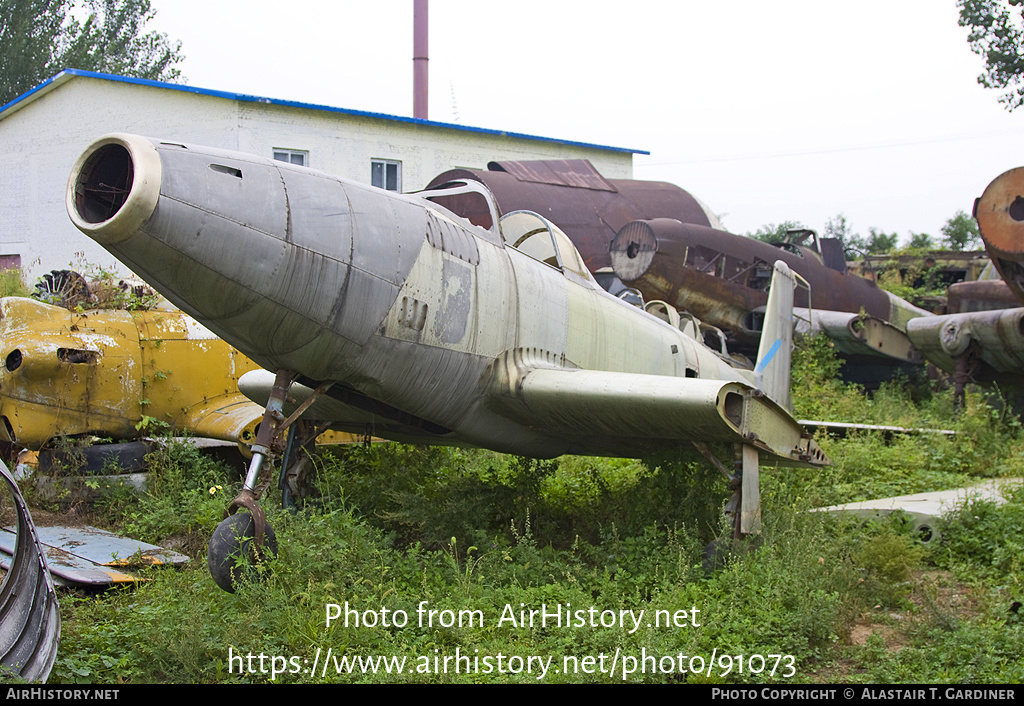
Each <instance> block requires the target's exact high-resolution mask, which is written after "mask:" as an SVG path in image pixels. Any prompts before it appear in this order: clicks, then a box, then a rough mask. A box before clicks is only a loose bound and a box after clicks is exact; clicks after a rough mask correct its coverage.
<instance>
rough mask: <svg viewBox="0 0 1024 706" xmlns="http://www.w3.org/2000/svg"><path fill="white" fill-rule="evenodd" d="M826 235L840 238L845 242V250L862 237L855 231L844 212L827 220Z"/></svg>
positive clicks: (841, 241) (840, 240)
mask: <svg viewBox="0 0 1024 706" xmlns="http://www.w3.org/2000/svg"><path fill="white" fill-rule="evenodd" d="M824 237H826V238H838V239H839V242H840V243H842V244H843V250H846V249H847V248H849V247H851V246H852V245H853V243H854V242H855V241H857V240H859V239H860V236H859V235H857V234H856V233H854V232H853V228H852V227H851V226H850V222H849V221H847V220H846V216H844V215H843V214H842V213H840V214H839V215H838V216H835V217H834V218H829V219H828V220H827V221H825V230H824Z"/></svg>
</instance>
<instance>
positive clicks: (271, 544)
mask: <svg viewBox="0 0 1024 706" xmlns="http://www.w3.org/2000/svg"><path fill="white" fill-rule="evenodd" d="M296 377H297V376H296V375H295V374H294V373H293V372H292V371H290V370H278V371H277V378H276V379H275V381H274V388H273V390H272V391H271V393H270V399H269V400H268V401H267V406H266V410H265V411H264V413H263V420H262V421H261V422H260V426H259V431H257V433H256V441H255V443H253V445H252V447H251V448H252V461H251V462H250V463H249V470H248V472H247V473H246V475H245V483H244V484H243V485H242V489H241V490H240V491H239V493H238V495H237V496H235V499H234V500H232V501H231V504H230V505H228V508H227V510H226V511H225V513H224V520H223V521H222V522H221V523H220V524H219V525H217V529H216V530H214V532H213V536H212V537H211V538H210V546H209V549H208V550H207V553H206V564H207V566H208V567H209V569H210V575H211V576H212V577H213V580H214V582H216V584H217V585H218V586H220V587H221V588H222V589H224V590H225V591H227V592H228V593H234V592H235V585H236V582H237V581H238V580H239V579H241V578H250V577H254V576H255V575H256V574H257V573H258V569H259V565H260V564H261V563H262V562H264V561H265V560H266V559H269V558H273V557H274V556H276V555H277V536H276V535H275V534H274V528H273V527H271V526H270V525H269V524H268V523H267V516H266V514H265V513H264V512H263V508H262V507H260V504H259V500H260V498H261V497H262V496H263V494H264V493H265V492H266V491H267V488H268V487H269V485H270V474H267V478H266V479H265V480H264V481H263V482H262V483H258V484H257V482H258V481H259V478H260V471H261V469H262V468H263V465H264V462H265V461H266V460H267V459H268V458H269V457H272V456H274V455H280V454H281V452H282V451H283V450H284V437H285V432H286V431H288V430H289V428H291V427H292V424H293V423H295V421H296V420H297V419H298V418H299V416H300V415H301V414H302V413H303V412H305V411H306V409H307V408H308V407H309V406H310V405H311V404H312V403H313V402H314V401H315V400H316V399H317V398H318V397H319V396H320V395H321V394H323V392H325V391H326V389H327V387H328V386H329V385H328V384H327V383H325V384H323V385H321V386H320V387H319V388H317V390H316V391H315V392H314V393H313V395H312V396H310V397H309V399H307V400H306V401H304V402H303V403H302V404H301V405H299V407H298V408H297V409H296V410H295V411H294V412H293V413H292V414H291V416H289V417H288V418H287V419H285V418H284V413H283V409H284V404H285V401H286V400H287V399H288V390H289V389H290V388H291V385H292V382H294V381H295V378H296ZM315 436H316V434H315V433H314V434H313V438H315ZM285 475H286V474H285V473H284V472H282V476H281V482H282V483H284V482H285V481H286V478H285ZM285 496H286V497H287V496H288V490H287V489H286V490H285ZM239 510H246V511H247V512H239Z"/></svg>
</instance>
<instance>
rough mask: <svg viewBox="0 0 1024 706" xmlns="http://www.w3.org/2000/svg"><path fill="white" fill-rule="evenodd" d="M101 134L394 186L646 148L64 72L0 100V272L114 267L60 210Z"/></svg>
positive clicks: (622, 169) (625, 174) (607, 167)
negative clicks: (509, 164) (71, 177)
mask: <svg viewBox="0 0 1024 706" xmlns="http://www.w3.org/2000/svg"><path fill="white" fill-rule="evenodd" d="M110 132H128V133H137V134H141V135H146V136H149V137H158V138H161V139H168V140H175V141H180V142H191V143H196V144H201V145H209V146H213V147H221V148H224V149H230V150H237V151H240V152H249V153H252V154H257V155H264V156H267V157H273V158H275V159H284V160H287V161H290V162H292V163H296V164H305V165H306V166H309V167H312V168H314V169H318V170H320V171H324V172H327V173H330V174H336V175H338V176H342V177H345V178H348V179H353V180H356V181H363V182H366V183H372V184H374V185H375V186H382V187H384V188H388V189H393V190H398V191H414V190H416V189H420V188H422V187H423V186H425V185H426V184H427V182H429V181H430V179H431V178H433V177H434V176H436V175H437V174H439V173H441V172H443V171H445V170H447V169H452V168H455V167H466V168H472V169H484V168H486V165H487V163H488V162H489V161H492V160H530V159H589V160H590V161H591V162H592V163H593V165H594V166H595V167H596V168H597V170H598V171H599V172H601V174H603V175H604V176H606V177H608V178H612V179H631V178H632V176H633V155H634V154H647V152H643V151H641V150H632V149H625V148H618V147H605V146H600V145H591V144H585V143H580V142H573V141H570V140H558V139H552V138H546V137H535V136H531V135H520V134H516V133H508V132H501V131H498V130H488V129H483V128H473V127H465V126H462V125H452V124H448V123H438V122H432V121H429V120H418V119H415V118H407V117H401V116H395V115H384V114H380V113H367V112H362V111H357V110H346V109H343V108H333V107H329V106H322V105H311V104H306V103H296V102H293V101H286V100H276V99H271V98H261V97H258V96H249V95H241V94H236V93H228V92H225V91H215V90H208V89H202V88H194V87H191V86H184V85H180V84H172V83H162V82H158V81H147V80H143V79H136V78H127V77H124V76H112V75H109V74H99V73H93V72H89V71H79V70H75V69H67V70H65V71H62V72H61V73H59V74H57V75H56V76H54V77H53V78H51V79H50V80H48V81H46V82H44V83H42V84H40V85H39V86H37V87H36V88H34V89H33V90H31V91H29V92H28V93H25V94H24V95H22V96H20V97H18V98H17V99H15V100H13V101H11V102H10V103H8V104H7V105H5V106H2V107H0V146H2V160H0V216H2V218H0V269H8V268H10V267H22V268H23V269H24V271H25V272H26V274H27V275H28V276H30V277H35V276H37V275H39V274H41V273H44V272H47V271H49V270H52V269H62V268H66V267H69V266H71V267H74V268H79V269H80V268H82V267H83V265H84V264H86V263H87V264H89V265H92V266H99V267H103V268H105V269H115V270H116V269H118V268H119V266H118V265H117V263H116V262H115V261H114V260H113V258H112V257H111V256H110V255H109V254H108V253H107V252H106V251H104V250H103V249H102V248H100V246H98V245H97V244H96V243H94V242H93V241H91V240H90V239H88V238H86V237H85V236H84V235H82V234H81V233H79V232H78V230H77V229H75V228H74V227H73V226H72V225H71V222H70V220H69V219H68V216H67V213H66V211H65V208H64V188H65V184H66V182H67V178H68V174H69V172H70V170H71V166H72V164H73V163H74V161H75V159H76V158H77V157H78V155H79V154H80V153H81V152H82V151H83V150H84V149H85V148H86V147H87V146H88V145H89V144H90V143H91V142H92V141H93V140H95V139H96V138H98V137H100V136H102V135H105V134H107V133H110ZM120 269H123V268H120Z"/></svg>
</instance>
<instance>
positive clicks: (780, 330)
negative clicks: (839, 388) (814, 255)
mask: <svg viewBox="0 0 1024 706" xmlns="http://www.w3.org/2000/svg"><path fill="white" fill-rule="evenodd" d="M796 277H797V275H796V274H794V273H793V271H792V270H790V269H789V266H788V265H787V264H786V263H785V262H782V261H781V260H779V261H777V262H776V263H775V273H774V274H773V275H772V285H771V290H770V292H769V293H768V304H767V306H766V307H765V317H764V329H763V330H762V331H761V346H760V347H759V348H758V349H757V364H756V365H755V366H754V373H755V376H756V380H757V382H756V384H757V386H758V387H759V388H760V389H761V390H763V391H764V392H765V394H767V395H768V396H769V397H770V398H771V399H773V400H774V401H775V402H776V403H777V404H779V405H781V406H782V407H784V408H786V409H789V410H792V409H793V405H792V403H791V402H790V398H789V373H790V365H791V362H792V357H793V323H794V322H793V292H794V290H795V289H796Z"/></svg>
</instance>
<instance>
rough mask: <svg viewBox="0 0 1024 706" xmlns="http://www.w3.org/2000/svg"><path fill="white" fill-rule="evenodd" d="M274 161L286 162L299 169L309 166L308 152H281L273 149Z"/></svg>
mask: <svg viewBox="0 0 1024 706" xmlns="http://www.w3.org/2000/svg"><path fill="white" fill-rule="evenodd" d="M274 159H276V160H277V161H278V162H288V164H295V165H298V166H300V167H308V166H309V152H307V151H305V150H282V149H278V148H277V147H275V148H274Z"/></svg>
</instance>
